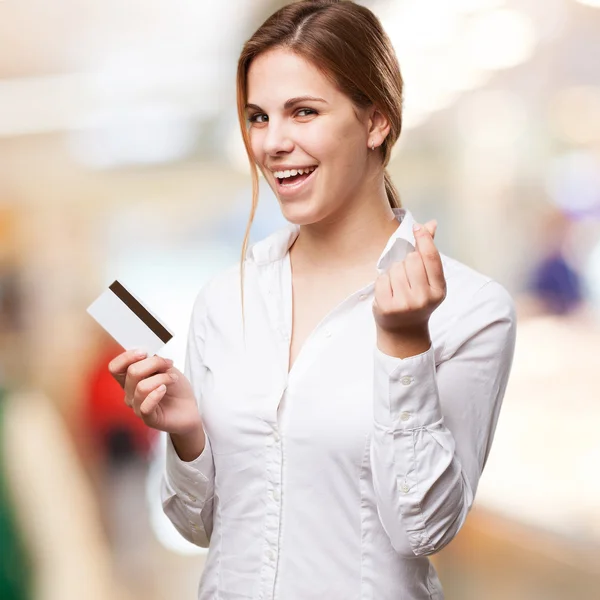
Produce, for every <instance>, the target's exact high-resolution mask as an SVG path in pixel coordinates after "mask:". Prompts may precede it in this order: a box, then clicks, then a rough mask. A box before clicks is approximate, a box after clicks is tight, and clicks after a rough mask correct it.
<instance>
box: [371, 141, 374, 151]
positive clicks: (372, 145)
mask: <svg viewBox="0 0 600 600" xmlns="http://www.w3.org/2000/svg"><path fill="white" fill-rule="evenodd" d="M371 150H375V142H371Z"/></svg>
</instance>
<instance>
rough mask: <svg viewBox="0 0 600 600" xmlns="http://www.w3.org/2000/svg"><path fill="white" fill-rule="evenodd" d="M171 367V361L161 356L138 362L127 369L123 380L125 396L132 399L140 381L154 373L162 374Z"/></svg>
mask: <svg viewBox="0 0 600 600" xmlns="http://www.w3.org/2000/svg"><path fill="white" fill-rule="evenodd" d="M172 366H173V361H172V360H170V359H166V358H163V357H162V356H158V355H155V356H150V357H149V358H144V359H142V360H138V361H137V362H134V363H133V364H130V365H129V367H127V375H126V378H125V385H124V388H123V389H124V390H125V396H126V397H128V398H133V397H134V393H135V390H136V387H137V385H138V383H139V382H140V381H142V379H146V378H147V377H150V376H151V375H154V374H156V373H162V372H164V371H166V370H167V369H169V368H170V367H172Z"/></svg>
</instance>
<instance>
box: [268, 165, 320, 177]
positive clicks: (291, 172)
mask: <svg viewBox="0 0 600 600" xmlns="http://www.w3.org/2000/svg"><path fill="white" fill-rule="evenodd" d="M316 168H317V167H306V168H304V169H291V170H287V171H274V172H273V175H275V177H277V179H285V178H287V177H293V176H294V175H304V174H305V173H312V172H313V171H314V170H315V169H316Z"/></svg>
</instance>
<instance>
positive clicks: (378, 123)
mask: <svg viewBox="0 0 600 600" xmlns="http://www.w3.org/2000/svg"><path fill="white" fill-rule="evenodd" d="M390 129H391V126H390V122H389V120H388V119H387V117H386V116H385V115H384V114H383V113H382V112H381V111H379V110H378V109H377V108H376V107H374V106H373V107H372V108H371V111H370V116H369V133H368V139H369V140H370V141H371V140H372V141H374V142H375V146H376V147H378V146H381V144H383V142H384V140H385V138H386V137H387V136H388V134H389V133H390ZM369 146H370V142H369Z"/></svg>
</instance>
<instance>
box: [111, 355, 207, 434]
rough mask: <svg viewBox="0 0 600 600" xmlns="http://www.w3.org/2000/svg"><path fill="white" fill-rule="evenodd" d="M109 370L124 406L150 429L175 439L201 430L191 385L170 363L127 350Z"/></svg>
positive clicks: (159, 358)
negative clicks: (163, 432)
mask: <svg viewBox="0 0 600 600" xmlns="http://www.w3.org/2000/svg"><path fill="white" fill-rule="evenodd" d="M108 370H109V371H110V374H111V375H112V376H113V377H114V378H115V379H116V380H117V382H118V383H119V385H120V386H121V387H122V388H123V390H124V391H125V404H127V406H129V407H131V408H132V409H133V411H134V412H135V414H136V415H137V416H138V417H140V418H141V419H142V421H144V423H145V424H146V425H148V426H149V427H152V428H154V429H158V430H160V431H166V432H167V433H171V434H173V435H176V436H187V435H188V434H193V433H195V432H197V431H202V420H201V418H200V413H199V412H198V405H197V403H196V398H195V397H194V391H193V389H192V386H191V384H190V382H189V381H188V380H187V378H186V377H185V376H184V375H183V373H181V372H180V371H179V370H178V369H176V368H175V367H174V366H173V361H172V360H170V359H166V358H163V357H162V356H156V355H155V356H150V357H146V355H145V354H141V355H140V354H136V351H135V350H127V351H125V352H123V353H121V354H119V355H118V356H116V357H115V358H113V360H111V361H110V363H109V364H108Z"/></svg>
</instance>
